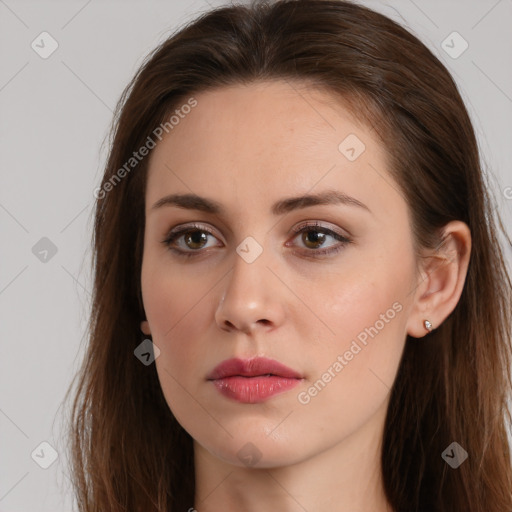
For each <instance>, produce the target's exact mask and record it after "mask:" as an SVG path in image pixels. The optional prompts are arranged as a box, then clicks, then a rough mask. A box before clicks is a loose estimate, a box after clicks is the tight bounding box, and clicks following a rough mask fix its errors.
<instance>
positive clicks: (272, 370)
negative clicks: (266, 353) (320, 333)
mask: <svg viewBox="0 0 512 512" xmlns="http://www.w3.org/2000/svg"><path fill="white" fill-rule="evenodd" d="M234 376H240V377H257V376H276V377H284V378H288V379H302V375H300V374H299V373H298V372H296V371H295V370H292V369H291V368H288V367H287V366H285V365H284V364H281V363H279V362H278V361H275V360H274V359H268V358H266V357H255V358H252V359H240V358H233V359H226V360H225V361H223V362H222V363H220V364H219V365H217V366H216V367H215V368H214V369H213V371H212V372H211V373H210V374H209V375H208V376H207V379H208V380H217V379H223V378H226V377H234Z"/></svg>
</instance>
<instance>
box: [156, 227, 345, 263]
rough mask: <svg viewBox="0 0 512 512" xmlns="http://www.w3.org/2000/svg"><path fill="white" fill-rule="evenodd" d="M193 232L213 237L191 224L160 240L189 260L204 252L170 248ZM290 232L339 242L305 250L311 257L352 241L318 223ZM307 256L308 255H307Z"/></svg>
mask: <svg viewBox="0 0 512 512" xmlns="http://www.w3.org/2000/svg"><path fill="white" fill-rule="evenodd" d="M315 228H316V229H315ZM194 231H201V232H204V233H208V234H209V235H211V236H215V235H214V234H213V233H212V232H211V231H210V230H208V229H207V228H206V227H205V226H202V225H200V224H192V225H190V226H185V227H183V228H180V229H179V230H177V231H174V232H173V231H172V230H171V231H170V232H169V234H168V235H167V237H166V238H165V239H164V240H162V243H163V244H164V245H165V246H167V248H168V249H169V250H170V251H172V252H173V253H175V254H177V255H178V256H181V257H184V258H190V257H195V256H198V255H200V254H201V253H202V252H204V251H203V250H201V249H197V250H195V251H194V250H191V251H183V250H182V249H177V248H176V247H173V246H172V244H173V242H174V241H175V240H176V239H177V238H179V237H180V236H182V235H184V234H186V233H190V232H194ZM292 231H293V233H294V235H295V236H294V238H295V237H296V236H297V235H299V234H301V233H307V232H308V231H314V232H318V233H323V234H325V235H330V236H332V237H333V238H335V239H336V240H338V241H339V242H340V243H339V244H338V245H337V246H335V247H332V248H329V249H319V250H317V249H305V251H307V252H309V253H311V255H313V256H323V255H327V254H335V253H337V252H339V251H341V249H343V247H345V246H346V245H347V244H350V243H352V240H351V239H350V238H347V237H346V236H343V235H340V234H339V233H336V232H335V231H333V230H331V229H328V228H326V227H323V226H321V225H320V224H319V223H318V222H312V223H309V224H302V225H301V226H299V227H298V228H295V229H293V230H292ZM308 256H309V254H308Z"/></svg>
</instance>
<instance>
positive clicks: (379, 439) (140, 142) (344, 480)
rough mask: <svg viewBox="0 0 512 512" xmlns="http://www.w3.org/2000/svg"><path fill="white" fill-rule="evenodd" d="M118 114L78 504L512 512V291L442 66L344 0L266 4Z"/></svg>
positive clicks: (178, 43) (178, 58) (75, 457)
mask: <svg viewBox="0 0 512 512" xmlns="http://www.w3.org/2000/svg"><path fill="white" fill-rule="evenodd" d="M117 112H118V115H117V116H116V119H115V124H114V129H113V139H112V145H111V151H110V155H109V159H108V162H107V165H106V169H105V174H104V177H103V181H102V184H101V186H100V187H99V188H98V189H97V190H96V191H95V195H96V198H97V205H96V220H95V232H94V248H95V253H94V254H95V258H94V265H95V267H94V268H95V288H94V304H93V311H92V318H91V333H90V344H89V347H88V353H87V355H86V358H85V361H84V366H83V369H82V371H81V374H80V380H79V385H78V389H77V392H76V398H75V401H74V404H73V405H74V409H73V428H72V432H71V434H72V437H71V448H72V471H73V478H74V483H75V486H76V494H77V501H78V506H79V510H80V511H82V512H85V511H93V510H94V511H96V510H101V511H103V512H104V511H119V512H120V511H130V512H132V511H144V512H148V511H152V510H154V511H160V512H161V511H173V512H174V511H178V510H179V511H186V510H189V511H192V510H198V511H200V512H203V511H204V512H210V511H217V510H226V511H231V510H244V511H261V510H269V509H270V508H271V507H272V509H274V510H281V511H283V510H284V511H296V510H297V511H298V510H308V511H310V512H312V511H317V510H327V509H328V510H340V511H341V510H343V511H347V510H350V511H369V510H371V511H378V512H384V511H408V512H409V511H429V512H430V511H436V512H438V511H439V512H448V511H450V512H454V511H460V510H467V511H471V512H484V511H485V512H502V511H506V510H512V492H511V489H512V468H511V458H510V453H511V452H510V446H509V439H508V438H507V429H508V428H510V421H511V417H510V410H509V409H508V408H507V400H508V399H509V398H510V391H511V389H512V385H511V377H510V368H511V351H512V347H511V324H512V322H511V311H512V308H511V305H512V301H511V291H510V290H511V282H510V277H509V275H508V274H507V269H506V266H505V263H504V259H503V255H502V252H501V250H500V247H499V243H498V235H497V229H496V227H495V220H494V218H493V216H492V206H491V204H490V199H489V197H488V192H487V190H486V188H485V183H484V180H483V177H482V170H481V168H480V160H479V154H478V149H477V142H476V140H475V135H474V131H473V127H472V125H471V122H470V119H469V116H468V114H467V111H466V108H465V106H464V103H463V101H462V99H461V97H460V95H459V92H458V90H457V87H456V85H455V83H454V81H453V80H452V78H451V76H450V74H449V73H448V71H447V70H446V68H445V67H444V66H443V65H442V64H441V62H440V61H439V60H438V59H437V58H436V57H435V56H434V55H433V54H432V53H431V52H430V51H429V50H428V49H427V48H426V47H425V46H424V45H423V44H422V43H421V42H420V41H419V40H418V39H417V38H416V37H414V36H413V35H411V34H410V33H409V32H407V31H406V30H405V29H404V28H402V27H400V26H399V25H397V24H396V23H395V22H393V21H391V20H390V19H388V18H386V17H385V16H383V15H381V14H377V13H376V12H373V11H372V10H370V9H368V8H365V7H362V6H359V5H356V4H353V3H350V2H346V1H341V0H284V1H278V2H275V3H273V4H272V5H266V4H265V3H262V2H254V3H253V5H251V6H250V7H242V6H230V7H224V8H218V9H215V10H212V11H211V12H209V13H206V14H204V15H202V16H201V17H199V18H198V19H197V20H195V21H194V22H192V23H190V24H189V25H188V26H186V27H184V28H183V29H182V30H180V31H179V32H177V33H176V34H174V35H173V36H172V37H170V38H169V39H168V40H167V41H165V42H164V43H162V44H161V45H160V46H159V47H158V48H157V49H155V51H154V52H153V53H152V55H151V56H149V57H148V59H147V60H146V62H145V63H144V65H143V66H142V67H141V69H140V70H139V72H138V73H137V74H136V76H135V77H134V79H133V80H132V82H131V83H130V84H129V86H128V87H127V89H126V90H125V92H124V93H123V96H122V100H121V102H120V104H119V105H118V111H117ZM497 220H499V219H497Z"/></svg>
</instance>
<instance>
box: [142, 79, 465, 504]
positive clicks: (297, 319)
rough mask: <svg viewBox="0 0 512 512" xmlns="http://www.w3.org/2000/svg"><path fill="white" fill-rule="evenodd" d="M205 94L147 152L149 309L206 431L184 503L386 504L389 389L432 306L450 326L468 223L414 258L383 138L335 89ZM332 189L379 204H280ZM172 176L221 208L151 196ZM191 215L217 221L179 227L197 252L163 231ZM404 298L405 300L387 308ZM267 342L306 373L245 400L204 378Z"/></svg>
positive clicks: (162, 358)
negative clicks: (249, 459) (251, 256)
mask: <svg viewBox="0 0 512 512" xmlns="http://www.w3.org/2000/svg"><path fill="white" fill-rule="evenodd" d="M194 97H195V98H196V99H197V102H198V105H197V106H196V107H195V108H194V109H192V111H191V112H190V113H189V114H188V115H187V116H185V118H184V119H182V120H180V123H179V124H178V125H177V126H175V127H174V129H173V130H172V131H170V132H169V134H168V135H166V137H165V138H164V139H163V140H162V142H160V143H159V144H158V145H157V147H156V148H155V149H154V150H153V151H152V153H151V156H150V162H149V170H148V182H147V190H146V197H145V200H146V224H145V238H144V254H143V264H142V273H141V283H142V294H143V301H144V308H145V312H146V318H147V321H144V322H143V323H142V324H141V328H142V330H143V332H145V333H146V334H148V335H151V336H152V339H153V342H154V343H155V345H156V346H157V347H158V348H159V349H160V351H161V352H160V355H159V357H158V358H157V359H156V361H155V364H156V368H157V372H158V377H159V380H160V383H161V386H162V390H163V393H164V395H165V398H166V400H167V403H168V405H169V407H170V409H171V410H172V412H173V413H174V415H175V416H176V418H177V419H178V421H179V422H180V424H181V425H182V426H183V428H184V429H185V430H186V431H187V432H188V433H189V434H190V435H191V436H192V438H193V440H194V459H195V467H196V475H195V476H196V499H195V503H193V504H190V506H191V508H192V507H195V509H197V510H198V511H200V512H213V511H218V510H226V511H238V510H245V511H248V512H259V511H267V510H270V509H273V510H280V511H285V512H292V511H293V512H298V511H304V510H307V511H308V512H313V511H325V510H333V511H350V512H363V511H368V510H373V511H376V512H384V511H390V510H392V509H391V507H390V506H389V504H388V503H387V500H386V498H385V495H384V491H383V487H382V475H381V471H380V449H381V442H382V432H383V427H384V420H385V414H386V410H387V406H388V401H389V393H390V389H391V386H392V384H393V381H394V379H395V376H396V373H397V370H398V365H399V361H400V357H401V355H402V352H403V349H404V346H405V341H406V335H407V334H410V335H411V336H414V337H417V338H420V337H422V336H424V335H425V334H427V330H426V329H425V327H424V325H423V321H424V320H425V319H429V320H430V321H431V322H432V324H433V326H434V328H436V327H438V326H439V325H440V323H442V322H443V321H444V319H445V318H446V317H447V316H448V315H449V314H450V313H451V311H453V309H454V307H455V306H456V304H457V301H458V300H459V297H460V293H461V291H462V287H463V284H464V279H465V276H466V271H467V265H468V260H469V252H470V244H471V241H470V233H469V229H468V228H467V226H466V225H465V224H463V223H462V222H456V221H454V222H452V223H450V224H448V225H447V226H445V229H444V231H445V235H446V237H447V243H446V244H445V246H443V248H442V249H440V250H437V251H436V252H433V251H432V252H431V253H430V256H431V257H430V258H424V259H421V260H418V259H417V256H416V255H415V253H414V251H413V239H412V233H411V227H410V223H409V212H408V207H407V205H406V203H405V201H404V199H403V197H402V195H401V194H400V193H399V192H398V190H399V187H398V185H397V184H396V183H394V182H393V180H392V178H391V176H390V175H389V174H388V173H387V171H386V153H385V149H384V148H383V147H382V146H381V145H380V143H379V141H378V139H377V137H376V136H375V134H374V133H372V131H371V130H370V129H369V128H367V127H366V126H364V125H363V124H362V123H360V122H358V120H356V119H354V118H353V117H352V116H351V115H350V114H349V112H348V110H346V109H345V108H344V107H343V105H342V104H341V103H340V101H339V100H335V99H334V98H333V97H331V96H329V95H328V94H327V93H325V92H322V91H320V90H316V89H312V88H308V87H307V86H304V87H301V86H300V85H298V84H294V86H293V87H292V86H291V84H290V83H287V82H285V81H266V82H256V83H252V84H250V85H248V86H247V85H245V86H241V85H237V86H230V87H222V88H218V89H215V90H212V91H208V92H204V93H200V94H197V95H194ZM349 134H356V135H357V137H358V138H359V139H360V140H361V141H363V142H364V144H365V151H364V152H363V153H362V154H361V155H360V156H359V157H358V158H357V159H356V160H354V161H350V160H348V159H347V158H346V156H345V155H344V154H342V152H340V151H339V149H338V146H339V144H340V143H341V142H342V141H343V140H344V139H345V137H347V136H348V135H349ZM370 164H371V165H370ZM377 170H378V172H377ZM327 189H335V190H337V191H340V192H343V193H345V194H347V195H349V196H352V197H354V198H356V199H357V200H358V201H360V202H362V203H364V204H365V205H366V206H367V207H368V209H369V210H370V211H368V210H366V209H365V208H362V207H358V206H353V205H349V204H330V205H315V206H309V207H307V208H302V209H297V210H294V211H291V212H288V213H287V214H284V215H279V216H275V215H273V214H272V212H271V205H272V204H273V203H274V202H275V201H277V200H279V199H282V198H287V197H292V196H299V195H302V194H307V193H317V192H321V191H324V190H327ZM171 193H195V194H197V195H199V196H203V197H207V198H209V199H213V200H215V201H217V202H219V203H221V205H222V206H223V208H224V209H225V212H224V213H223V214H221V215H217V214H210V213H205V212H201V211H198V210H188V209H183V208H179V207H176V206H170V205H167V206H163V207H161V208H156V209H153V208H152V206H153V205H154V203H156V202H157V201H158V200H159V199H161V198H162V197H164V196H166V195H167V194H171ZM305 221H318V222H319V223H320V225H321V227H323V228H330V229H333V230H334V231H337V232H339V233H341V234H342V235H344V236H347V237H348V238H350V240H351V241H352V242H351V243H348V244H346V245H344V246H342V247H341V250H340V251H339V252H336V253H331V254H327V255H323V256H315V251H319V250H322V249H326V248H333V247H337V246H338V247H339V246H340V243H339V242H338V241H337V240H336V239H335V238H333V237H332V235H330V234H328V233H327V234H326V235H325V237H324V238H322V237H321V235H320V239H319V240H317V241H315V238H314V235H315V234H318V231H315V229H319V228H313V229H312V232H311V231H309V232H306V233H304V234H300V233H299V234H294V233H293V232H292V228H294V227H301V225H303V224H304V222H305ZM191 222H199V223H201V224H203V225H204V226H205V227H207V228H208V230H210V231H211V233H212V234H211V235H209V234H207V233H204V235H203V236H204V240H203V241H201V239H200V238H195V239H190V238H188V237H187V235H186V234H182V236H181V237H179V238H178V239H177V240H175V243H174V245H175V246H178V247H179V248H181V249H182V250H184V251H188V252H194V251H195V252H196V253H197V254H196V255H195V256H193V257H191V258H188V259H187V258H183V257H180V256H178V255H176V254H175V253H173V252H171V251H170V249H169V248H168V247H166V246H165V245H164V244H163V243H162V240H164V239H165V238H166V236H167V234H168V232H169V231H170V230H171V229H172V228H174V227H177V226H180V225H185V224H188V223H191ZM192 229H193V228H192ZM310 229H311V228H310ZM308 233H309V236H308ZM312 235H313V236H312ZM249 236H250V237H253V238H254V239H255V240H256V241H257V242H258V244H259V245H260V246H261V247H262V249H263V252H262V253H261V254H260V255H259V256H258V257H257V258H256V259H255V261H253V262H252V263H247V262H246V261H245V260H244V259H243V258H242V257H241V256H239V254H238V253H237V252H236V248H237V246H239V245H240V244H241V243H242V241H244V239H245V238H246V237H249ZM249 250H250V251H252V250H254V248H251V249H249ZM199 253H201V254H199ZM425 254H428V253H425ZM419 261H421V263H419ZM393 304H395V308H396V309H400V311H399V312H397V311H396V309H395V310H394V311H395V315H393V318H392V319H389V316H391V314H390V313H389V314H387V315H386V312H387V311H389V310H390V309H393ZM397 304H398V305H399V306H397ZM381 315H384V316H385V317H386V319H387V320H388V321H387V322H384V327H383V328H380V329H379V328H377V329H378V333H377V334H376V335H374V336H373V337H368V340H367V344H366V345H362V344H361V343H359V345H360V346H361V348H362V349H361V350H360V351H359V352H358V353H357V354H356V355H354V356H353V358H352V359H351V360H350V361H345V362H346V363H347V364H346V365H345V366H343V368H342V370H341V371H338V372H336V371H334V370H333V369H332V368H333V363H335V362H336V361H337V357H338V356H340V355H341V356H343V354H345V353H346V351H347V350H349V348H350V347H351V344H352V342H353V341H354V340H357V336H358V335H360V333H361V332H363V331H364V330H365V328H369V327H370V326H375V325H377V324H376V322H377V321H378V320H379V319H382V316H381ZM378 325H379V326H380V325H381V324H380V323H379V324H378ZM418 342H420V341H418ZM256 355H260V356H266V357H269V358H273V359H276V360H278V361H280V362H282V363H284V364H285V365H287V366H289V367H291V368H293V369H295V370H296V371H298V372H299V373H300V374H301V375H302V376H303V377H304V378H303V381H301V382H300V384H299V385H298V386H296V387H295V388H293V389H291V390H288V391H286V392H284V393H281V394H279V395H275V396H274V397H272V398H270V399H268V400H267V401H265V402H263V403H259V404H241V403H238V402H235V401H233V400H230V399H228V398H226V397H224V396H223V395H221V394H220V393H219V392H218V391H217V390H216V389H215V387H214V386H213V385H212V383H211V382H208V381H207V380H206V376H207V374H208V373H209V372H210V371H211V370H212V369H213V368H214V367H215V366H216V365H217V364H218V363H220V362H221V361H223V360H225V359H228V358H231V357H241V358H250V357H253V356H256ZM329 368H331V380H330V382H328V383H327V384H326V385H325V386H324V387H323V388H322V389H321V391H319V392H317V394H316V395H314V396H311V395H309V396H310V400H309V402H308V403H301V402H300V401H299V399H298V396H299V393H301V392H302V396H303V397H304V396H305V394H307V393H308V390H309V389H311V386H313V385H314V383H315V382H317V381H318V380H319V379H321V378H322V375H324V374H325V373H326V372H328V369H329ZM332 374H334V375H335V376H334V377H332ZM247 443H252V444H251V445H248V447H247V446H246V445H247ZM244 446H246V448H245V450H249V451H250V452H251V453H252V454H254V455H255V457H259V459H258V461H257V463H256V464H254V465H248V464H247V463H245V462H244V461H243V460H242V459H241V458H239V456H238V452H239V450H240V449H242V448H243V447H244Z"/></svg>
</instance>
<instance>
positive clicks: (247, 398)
mask: <svg viewBox="0 0 512 512" xmlns="http://www.w3.org/2000/svg"><path fill="white" fill-rule="evenodd" d="M207 379H208V381H211V382H212V383H213V385H214V386H215V388H216V389H217V390H218V391H219V392H220V393H221V394H222V395H223V396H225V397H227V398H229V399H231V400H235V401H237V402H241V403H244V404H257V403H260V402H264V401H266V400H268V399H270V398H271V397H273V396H275V395H278V394H280V393H284V392H285V391H288V390H290V389H292V388H294V387H295V386H297V385H298V384H299V383H300V382H301V381H302V379H303V377H302V376H301V375H300V374H299V373H298V372H296V371H295V370H292V369H291V368H288V367H287V366H285V365H283V364H281V363H279V362H277V361H274V360H273V359H267V358H266V357H256V358H253V359H238V358H235V359H228V360H226V361H223V362H222V363H221V364H219V365H218V366H216V367H215V368H214V370H213V371H212V372H211V373H210V374H209V375H208V377H207Z"/></svg>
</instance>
